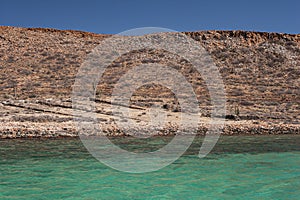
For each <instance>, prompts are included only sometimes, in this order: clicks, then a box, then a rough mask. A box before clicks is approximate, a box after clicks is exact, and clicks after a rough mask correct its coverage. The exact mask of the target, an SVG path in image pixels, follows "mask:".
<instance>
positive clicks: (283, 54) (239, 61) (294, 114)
mask: <svg viewBox="0 0 300 200" xmlns="http://www.w3.org/2000/svg"><path fill="white" fill-rule="evenodd" d="M185 34H186V35H188V36H190V37H192V38H193V39H195V40H196V41H197V42H199V45H202V46H203V47H204V48H205V49H206V50H207V51H208V52H209V53H210V54H211V55H212V57H213V59H214V61H215V63H216V65H217V66H218V68H219V71H220V73H221V76H222V78H223V81H224V83H225V88H226V93H227V110H228V111H227V113H228V114H229V115H230V114H231V115H236V114H239V115H240V116H241V117H244V118H249V119H250V118H253V119H254V118H255V119H257V118H258V119H261V120H266V121H268V120H270V121H276V122H284V123H294V124H299V122H300V115H299V113H300V35H291V34H279V33H261V32H245V31H201V32H186V33H185ZM106 37H109V35H100V34H92V33H86V32H80V31H59V30H54V29H40V28H39V29H34V28H15V27H0V88H1V90H0V98H1V100H2V101H7V100H13V99H15V100H24V99H27V100H29V101H30V100H45V99H50V98H51V99H57V100H62V101H63V100H66V99H69V98H70V96H71V92H72V85H73V83H74V80H75V75H76V73H77V71H78V69H79V67H80V65H81V63H82V62H83V61H84V59H85V58H86V56H87V54H88V53H90V52H91V51H92V49H93V48H95V47H96V46H97V45H98V44H99V43H100V42H101V40H103V39H105V38H106ZM143 55H146V56H143ZM149 55H150V56H149ZM160 55H161V52H159V51H156V50H154V51H153V50H144V51H143V52H133V53H130V54H128V55H124V56H122V57H121V58H120V59H118V60H116V61H115V62H114V63H113V64H112V65H111V66H110V67H109V68H108V69H107V71H106V73H105V74H104V76H103V81H102V82H100V84H99V85H98V87H97V90H98V91H101V96H99V98H101V99H105V100H109V96H110V93H111V90H112V88H113V84H114V83H116V81H117V80H118V79H119V78H120V77H121V76H122V74H124V72H126V71H127V70H128V69H130V68H132V67H133V66H136V65H138V64H140V63H147V62H162V63H164V61H159V58H161V60H164V58H163V56H160ZM149 58H151V59H149ZM174 68H176V69H177V70H178V71H180V72H181V73H182V74H183V75H185V76H186V77H187V79H188V80H189V81H190V82H191V83H192V85H193V87H194V90H195V91H196V94H197V97H198V100H199V103H200V107H201V109H202V110H203V114H204V115H209V108H210V101H209V95H208V93H207V90H206V87H205V83H203V80H202V79H201V75H199V74H197V73H196V72H195V70H193V69H192V68H191V67H189V65H188V64H186V63H184V61H182V62H181V61H180V60H177V61H175V62H174ZM149 91H151V92H149ZM98 93H99V92H98ZM156 103H158V104H161V106H164V108H166V109H171V110H173V111H176V109H180V108H176V106H177V102H176V99H175V98H174V95H173V94H172V93H171V92H170V91H169V90H168V89H166V88H164V87H162V86H159V85H152V86H147V87H142V88H140V89H139V90H138V91H136V94H135V95H134V96H133V98H132V104H135V105H137V106H141V107H147V106H151V105H152V104H156ZM237 109H238V112H239V113H237Z"/></svg>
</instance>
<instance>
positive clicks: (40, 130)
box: [0, 123, 300, 139]
mask: <svg viewBox="0 0 300 200" xmlns="http://www.w3.org/2000/svg"><path fill="white" fill-rule="evenodd" d="M68 125H69V127H57V126H56V129H55V128H54V126H53V124H52V128H53V129H50V128H51V126H49V124H48V125H47V124H39V125H38V127H37V126H35V128H34V129H33V128H24V127H23V128H22V127H17V128H15V127H13V126H11V127H10V128H1V130H0V139H17V138H27V139H29V138H77V137H79V132H78V131H77V130H76V128H75V127H74V126H70V124H68ZM207 130H208V127H207V126H200V127H199V128H198V132H197V133H196V135H200V136H204V135H205V134H206V133H207ZM146 132H149V130H148V131H145V130H142V129H135V130H132V129H131V130H127V131H124V130H121V129H117V128H115V127H109V128H106V129H104V130H102V132H100V131H99V135H98V136H109V137H123V136H134V137H135V136H138V137H140V136H143V137H145V136H147V135H146V134H145V133H146ZM141 133H143V134H141ZM152 133H154V132H152ZM186 133H187V134H189V132H188V131H186ZM175 134H176V130H175V129H174V128H169V129H165V130H162V131H158V132H155V133H154V134H151V136H172V135H175ZM286 134H291V135H299V134H300V126H297V125H283V124H281V125H266V126H265V125H249V124H248V125H246V124H243V125H238V124H229V123H227V124H225V126H224V127H223V129H222V135H227V136H233V135H286Z"/></svg>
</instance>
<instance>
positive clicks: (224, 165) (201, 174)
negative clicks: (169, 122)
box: [0, 135, 300, 199]
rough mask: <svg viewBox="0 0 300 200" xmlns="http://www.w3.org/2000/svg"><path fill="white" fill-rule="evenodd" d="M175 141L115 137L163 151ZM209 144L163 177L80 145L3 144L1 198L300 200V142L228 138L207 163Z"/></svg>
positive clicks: (66, 142) (162, 173) (131, 145)
mask: <svg viewBox="0 0 300 200" xmlns="http://www.w3.org/2000/svg"><path fill="white" fill-rule="evenodd" d="M170 139H171V138H167V137H155V138H153V139H148V140H133V139H130V138H114V139H112V140H113V142H114V143H116V144H118V145H120V146H121V147H122V148H124V149H128V150H134V151H136V150H137V149H138V150H139V151H149V150H155V149H157V148H159V147H161V146H163V145H164V144H165V143H166V142H168V141H169V140H170ZM201 141H202V138H201V137H199V138H196V139H195V142H194V143H193V145H192V146H191V147H190V148H189V150H188V151H187V152H186V153H185V154H184V155H183V156H182V157H181V158H180V159H179V160H177V161H176V162H175V163H173V164H171V165H169V166H167V167H165V168H163V169H161V170H159V171H155V172H150V173H144V174H129V173H124V172H119V171H116V170H113V169H111V168H109V167H107V166H105V165H103V164H102V163H100V162H99V161H97V160H96V159H95V158H93V157H92V156H91V155H90V154H89V153H88V151H87V150H86V149H85V148H84V146H83V145H82V143H81V142H80V140H79V139H56V140H0V153H1V160H0V167H1V171H0V199H299V196H300V190H299V188H300V167H299V166H300V136H289V135H283V136H224V137H222V138H221V139H220V140H219V142H218V144H217V145H216V147H215V148H214V150H213V152H211V153H210V154H209V155H208V156H207V157H206V158H204V159H199V158H198V157H197V155H198V151H199V147H200V145H201Z"/></svg>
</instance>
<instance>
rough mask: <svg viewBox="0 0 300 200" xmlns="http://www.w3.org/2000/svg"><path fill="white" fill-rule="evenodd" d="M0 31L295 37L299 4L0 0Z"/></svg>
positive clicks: (235, 0) (254, 0)
mask: <svg viewBox="0 0 300 200" xmlns="http://www.w3.org/2000/svg"><path fill="white" fill-rule="evenodd" d="M0 25H5V26H21V27H49V28H57V29H74V30H83V31H89V32H96V33H110V34H115V33H119V32H122V31H125V30H127V29H132V28H138V27H149V26H150V27H163V28H169V29H173V30H176V31H196V30H250V31H268V32H285V33H300V1H299V0H285V1H276V0H270V1H268V0H265V1H264V0H248V1H246V0H244V1H243V0H227V1H226V0H223V1H222V0H220V1H217V0H204V1H202V0H198V1H197V0H185V1H183V0H182V1H178V0H173V1H171V0H170V1H168V0H127V1H126V0H123V1H122V0H106V1H101V0H98V1H96V0H95V1H91V0H90V1H89V0H81V1H78V0H73V1H67V0H66V1H64V0H49V1H46V0H45V1H44V0H23V1H22V0H20V1H17V0H1V1H0Z"/></svg>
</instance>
